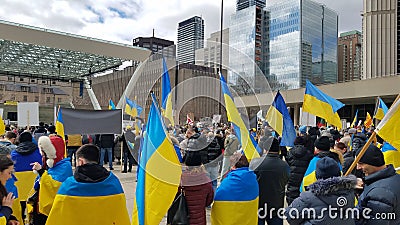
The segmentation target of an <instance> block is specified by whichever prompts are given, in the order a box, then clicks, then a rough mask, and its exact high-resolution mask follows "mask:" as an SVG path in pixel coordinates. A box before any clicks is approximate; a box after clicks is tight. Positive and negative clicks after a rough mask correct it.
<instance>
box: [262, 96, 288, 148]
mask: <svg viewBox="0 0 400 225" xmlns="http://www.w3.org/2000/svg"><path fill="white" fill-rule="evenodd" d="M265 118H266V120H267V121H268V123H269V125H270V126H271V127H272V128H274V130H275V131H276V132H277V133H278V134H279V135H280V136H282V139H281V143H280V145H281V146H290V147H293V146H294V139H295V138H296V131H295V130H294V125H293V121H292V119H291V118H290V114H289V112H288V110H287V107H286V104H285V100H284V99H283V97H282V95H281V93H279V91H278V93H276V96H275V99H274V101H273V102H272V105H271V106H270V107H269V109H268V112H267V116H266V117H265Z"/></svg>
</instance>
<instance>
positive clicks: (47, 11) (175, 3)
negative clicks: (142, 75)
mask: <svg viewBox="0 0 400 225" xmlns="http://www.w3.org/2000/svg"><path fill="white" fill-rule="evenodd" d="M267 1H268V0H267ZM315 1H317V2H320V3H323V4H325V5H326V6H328V7H329V8H332V9H333V10H335V11H336V12H337V13H338V14H339V32H345V31H350V30H354V29H357V30H360V31H361V16H360V12H361V11H362V0H315ZM235 4H236V0H224V27H227V25H228V22H229V16H230V15H231V14H232V13H233V12H234V10H235ZM0 6H1V7H0V19H1V20H6V21H11V22H16V23H22V24H26V25H32V26H36V27H42V28H47V29H52V30H58V31H64V32H68V33H72V34H79V35H83V36H89V37H96V38H100V39H104V40H109V41H116V42H120V43H126V44H130V43H132V39H133V38H134V37H139V36H151V35H152V29H153V28H154V29H155V36H156V37H160V38H165V39H169V40H173V41H176V37H177V27H178V23H179V22H180V21H183V20H185V19H188V18H190V17H192V16H195V15H198V16H202V17H203V18H204V21H205V33H206V34H205V38H208V37H209V34H210V33H212V32H215V31H217V30H219V28H220V19H219V18H220V7H221V1H216V0H64V1H62V0H34V1H27V0H0ZM0 32H1V31H0Z"/></svg>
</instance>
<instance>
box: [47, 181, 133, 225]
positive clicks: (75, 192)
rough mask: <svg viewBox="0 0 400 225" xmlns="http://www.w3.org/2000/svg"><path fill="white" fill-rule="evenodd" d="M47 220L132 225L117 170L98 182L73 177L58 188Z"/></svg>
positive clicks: (56, 224) (51, 223) (55, 224)
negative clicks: (85, 181) (84, 181)
mask: <svg viewBox="0 0 400 225" xmlns="http://www.w3.org/2000/svg"><path fill="white" fill-rule="evenodd" d="M46 224H47V225H69V224H85V225H97V224H120V225H129V224H130V220H129V214H128V211H127V208H126V198H125V194H124V191H123V189H122V186H121V183H120V182H119V180H118V178H117V177H116V176H115V175H114V174H113V173H110V175H109V176H108V177H107V178H106V179H105V180H104V181H101V182H97V183H81V182H77V181H76V180H75V178H74V177H69V178H68V179H67V180H65V181H64V182H63V184H62V185H61V187H60V189H59V190H58V193H57V195H56V197H55V199H54V204H53V207H52V210H51V212H50V215H49V217H48V219H47V222H46Z"/></svg>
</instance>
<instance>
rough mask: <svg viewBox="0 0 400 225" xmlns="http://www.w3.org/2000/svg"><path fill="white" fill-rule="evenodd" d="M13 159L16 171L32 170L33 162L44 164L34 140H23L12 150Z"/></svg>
mask: <svg viewBox="0 0 400 225" xmlns="http://www.w3.org/2000/svg"><path fill="white" fill-rule="evenodd" d="M11 160H12V161H14V170H15V172H21V171H31V170H32V165H31V163H34V162H38V163H40V164H42V155H41V154H40V151H39V148H38V146H37V145H36V144H34V143H33V142H22V143H20V144H19V145H18V146H17V148H16V149H15V150H14V151H12V152H11Z"/></svg>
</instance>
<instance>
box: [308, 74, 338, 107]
mask: <svg viewBox="0 0 400 225" xmlns="http://www.w3.org/2000/svg"><path fill="white" fill-rule="evenodd" d="M305 94H306V95H307V94H308V95H311V96H314V97H315V98H317V99H318V100H320V101H323V102H326V103H328V104H330V105H331V106H332V110H333V112H337V111H338V110H339V109H340V108H342V107H343V106H344V104H343V103H341V102H340V101H338V100H336V99H334V98H332V97H331V96H329V95H326V94H324V93H323V92H322V91H320V90H319V89H318V88H317V87H315V86H314V85H313V84H312V83H311V82H310V81H309V80H307V81H306V92H305Z"/></svg>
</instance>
